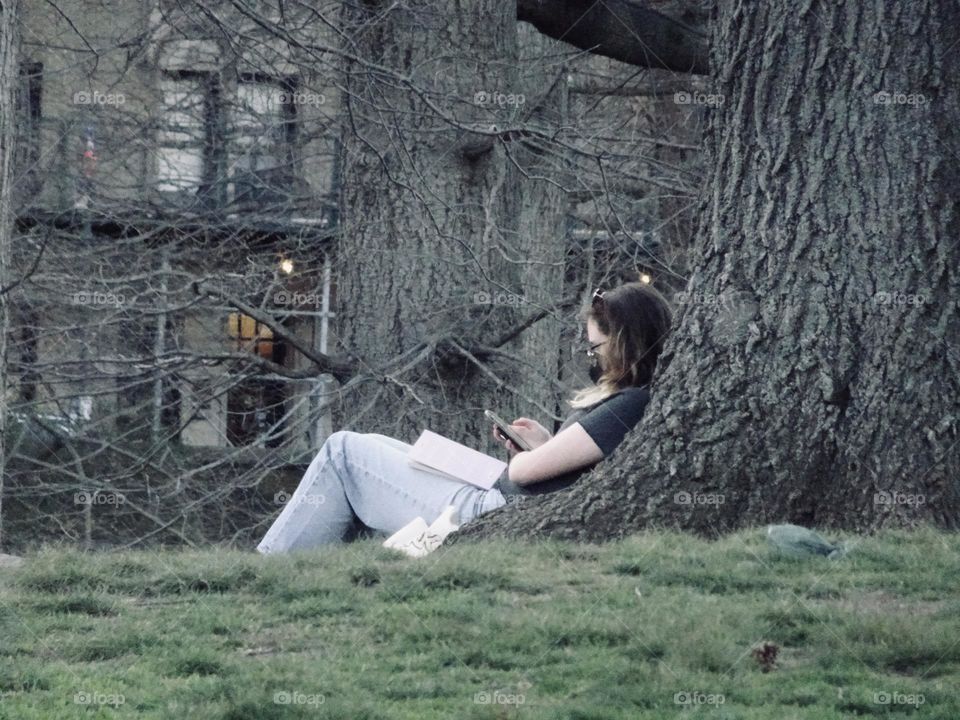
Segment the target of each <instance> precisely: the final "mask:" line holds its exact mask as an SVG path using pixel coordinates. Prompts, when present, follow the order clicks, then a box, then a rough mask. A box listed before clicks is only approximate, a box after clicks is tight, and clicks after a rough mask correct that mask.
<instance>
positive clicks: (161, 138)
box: [157, 71, 225, 203]
mask: <svg viewBox="0 0 960 720" xmlns="http://www.w3.org/2000/svg"><path fill="white" fill-rule="evenodd" d="M219 88H220V86H219V83H218V81H217V78H216V76H214V75H212V74H209V73H199V72H190V71H178V72H175V73H168V74H167V75H166V76H165V77H164V78H163V79H162V80H161V83H160V89H161V91H162V93H163V111H162V119H161V124H160V131H159V133H158V135H157V141H158V143H157V145H158V146H157V189H158V190H159V191H160V192H163V193H168V194H170V195H171V196H175V195H178V194H179V195H181V196H183V197H185V198H188V197H198V198H201V199H204V200H208V201H212V202H215V203H216V202H219V203H222V201H223V199H224V198H223V196H222V195H223V190H224V189H225V188H224V185H223V183H222V182H220V178H222V167H221V165H222V161H221V156H222V151H221V147H220V145H221V143H220V137H221V135H222V132H221V110H220V89H219Z"/></svg>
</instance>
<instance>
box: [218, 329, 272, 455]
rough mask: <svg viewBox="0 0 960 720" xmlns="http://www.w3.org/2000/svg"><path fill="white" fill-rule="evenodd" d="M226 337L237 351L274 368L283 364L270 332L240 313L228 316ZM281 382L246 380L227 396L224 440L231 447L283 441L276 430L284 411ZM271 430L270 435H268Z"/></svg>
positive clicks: (241, 381) (235, 385) (257, 378)
mask: <svg viewBox="0 0 960 720" xmlns="http://www.w3.org/2000/svg"><path fill="white" fill-rule="evenodd" d="M227 334H228V335H229V336H230V338H231V339H232V340H233V342H234V343H235V344H236V345H235V347H236V349H237V350H240V351H252V352H253V353H254V354H256V355H259V356H260V357H262V358H266V359H267V360H272V361H273V362H275V363H277V364H278V365H283V364H284V358H285V354H286V353H285V346H284V344H283V342H281V341H279V340H274V337H273V331H272V330H271V329H270V328H268V327H267V326H266V325H263V324H262V323H259V322H257V321H256V320H254V319H253V318H252V317H250V316H249V315H244V314H243V313H236V312H234V313H230V315H229V317H228V320H227ZM285 402H286V397H285V394H284V387H283V383H282V382H278V381H277V380H275V379H269V378H264V377H256V376H254V377H247V378H244V379H242V380H240V381H239V382H237V383H236V384H234V385H232V386H231V387H230V390H229V391H228V393H227V439H228V440H229V441H230V443H231V444H232V445H235V446H240V445H250V444H255V445H265V446H266V447H277V446H278V445H280V444H282V443H283V442H284V440H285V432H286V430H285V428H283V427H277V426H278V425H279V423H280V420H281V418H282V417H283V415H284V412H285ZM271 428H273V432H271Z"/></svg>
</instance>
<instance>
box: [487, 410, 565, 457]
mask: <svg viewBox="0 0 960 720" xmlns="http://www.w3.org/2000/svg"><path fill="white" fill-rule="evenodd" d="M510 429H511V430H513V431H514V432H515V433H516V434H517V435H519V436H520V437H522V438H523V439H524V440H526V441H527V444H528V445H530V447H531V448H534V449H536V448H538V447H540V446H541V445H543V444H544V443H545V442H547V441H548V440H549V439H550V438H552V437H553V435H551V434H550V431H549V430H547V429H546V428H545V427H544V426H543V425H541V424H540V423H538V422H537V421H536V420H531V419H530V418H524V417H522V418H517V419H516V420H514V421H513V422H512V423H510ZM493 437H494V439H495V440H496V441H497V442H499V443H500V444H502V445H503V446H504V447H505V448H507V451H508V452H509V453H510V455H511V456H513V455H516V454H517V453H518V452H521V450H520V448H518V447H517V446H516V445H514V444H513V443H512V442H511V441H510V440H509V439H508V438H505V437H504V436H503V435H501V434H500V430H499V429H498V428H497V426H496V425H494V426H493Z"/></svg>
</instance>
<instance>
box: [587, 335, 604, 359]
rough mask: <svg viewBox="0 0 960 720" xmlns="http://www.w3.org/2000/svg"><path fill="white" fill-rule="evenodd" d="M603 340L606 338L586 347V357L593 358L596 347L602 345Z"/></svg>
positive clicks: (595, 353) (595, 354)
mask: <svg viewBox="0 0 960 720" xmlns="http://www.w3.org/2000/svg"><path fill="white" fill-rule="evenodd" d="M605 342H606V340H602V341H600V342H598V343H596V344H595V345H591V346H590V347H589V348H587V357H588V358H590V359H591V360H592V359H593V358H595V357H596V356H597V348H598V347H600V346H601V345H603V344H604V343H605Z"/></svg>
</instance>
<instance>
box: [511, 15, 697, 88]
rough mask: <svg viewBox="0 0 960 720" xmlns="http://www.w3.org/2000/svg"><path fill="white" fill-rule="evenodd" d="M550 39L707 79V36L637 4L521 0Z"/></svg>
mask: <svg viewBox="0 0 960 720" xmlns="http://www.w3.org/2000/svg"><path fill="white" fill-rule="evenodd" d="M517 19H518V20H522V21H524V22H528V23H530V24H531V25H533V26H534V27H535V28H536V29H537V30H539V31H540V32H541V33H543V34H544V35H547V36H548V37H552V38H554V39H555V40H563V41H564V42H567V43H570V44H571V45H574V46H575V47H578V48H581V49H582V50H587V51H588V52H591V53H594V54H597V55H604V56H606V57H609V58H613V59H614V60H620V61H621V62H625V63H629V64H630V65H636V66H637V67H645V68H657V69H662V70H674V71H676V72H682V73H691V74H693V75H706V74H707V73H708V72H709V46H708V38H707V35H706V33H704V32H703V31H701V30H698V29H697V28H695V27H691V26H690V25H687V24H685V23H683V22H681V21H680V20H675V19H674V18H672V17H668V16H667V15H664V14H662V13H660V12H657V11H656V10H651V9H649V8H648V7H645V6H643V5H638V4H636V3H634V2H632V0H517Z"/></svg>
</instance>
